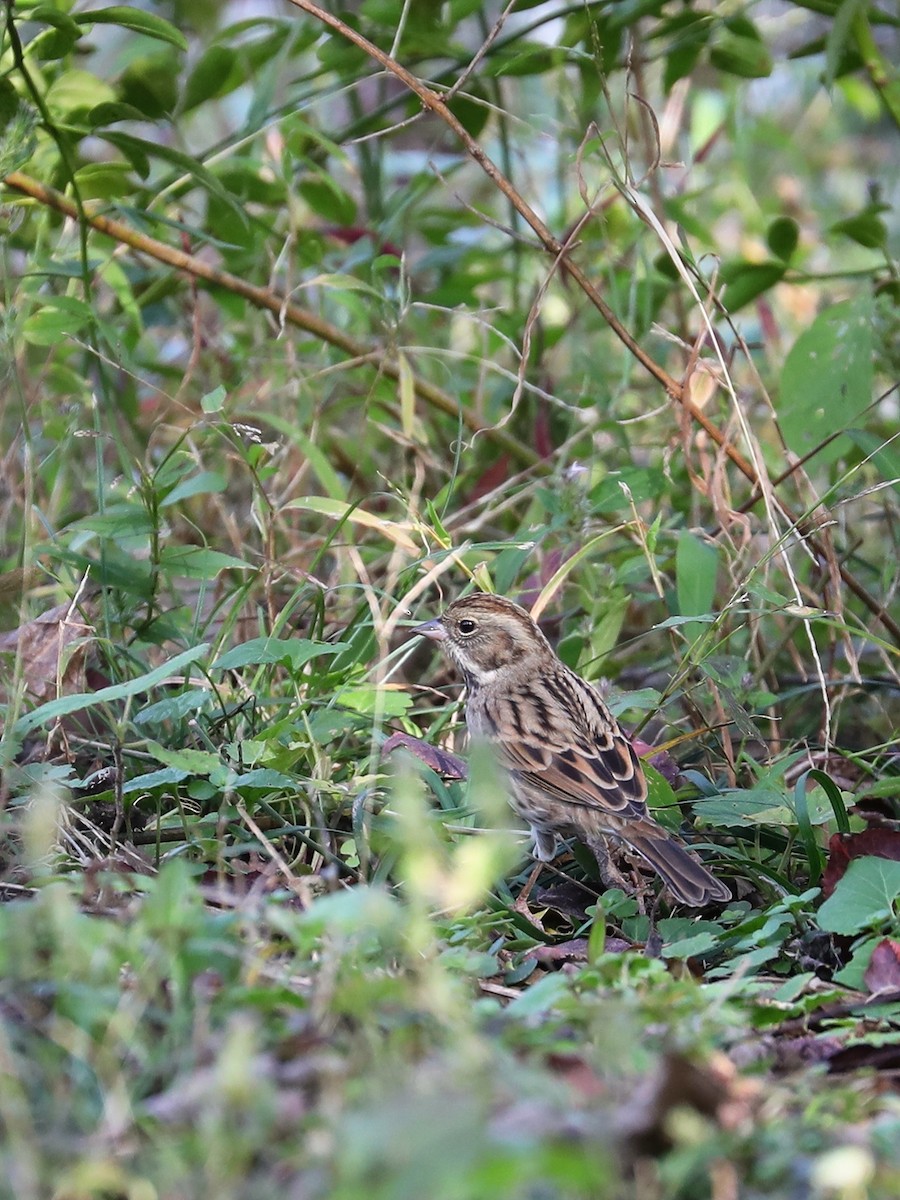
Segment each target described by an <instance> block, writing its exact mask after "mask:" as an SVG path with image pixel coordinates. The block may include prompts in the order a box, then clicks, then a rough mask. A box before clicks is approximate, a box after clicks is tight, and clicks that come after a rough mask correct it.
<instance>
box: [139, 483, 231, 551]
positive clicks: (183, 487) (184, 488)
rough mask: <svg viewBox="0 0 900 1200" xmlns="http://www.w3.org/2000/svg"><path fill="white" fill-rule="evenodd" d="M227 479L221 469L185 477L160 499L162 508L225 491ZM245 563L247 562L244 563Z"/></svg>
mask: <svg viewBox="0 0 900 1200" xmlns="http://www.w3.org/2000/svg"><path fill="white" fill-rule="evenodd" d="M226 483H227V480H226V479H225V476H224V475H223V474H222V473H221V471H198V472H197V474H196V475H191V476H190V477H189V478H188V479H183V480H182V481H181V483H179V484H178V485H177V486H176V487H173V488H172V490H171V492H169V494H168V495H167V496H166V497H165V498H164V499H163V500H161V501H160V505H159V507H160V508H168V507H170V506H171V505H173V504H178V503H179V502H180V501H181V500H187V499H188V497H189V496H200V495H204V496H205V495H208V494H209V493H210V492H224V491H225V486H226ZM242 565H245V564H242Z"/></svg>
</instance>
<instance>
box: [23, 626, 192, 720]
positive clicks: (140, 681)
mask: <svg viewBox="0 0 900 1200" xmlns="http://www.w3.org/2000/svg"><path fill="white" fill-rule="evenodd" d="M208 649H209V645H208V643H206V642H202V643H201V644H200V645H199V646H193V647H192V648H191V649H190V650H185V651H184V652H183V653H181V654H176V656H175V657H174V658H171V659H169V661H168V662H165V663H163V664H162V665H161V666H159V667H154V669H153V670H152V671H148V672H147V673H146V674H145V675H139V676H138V677H137V679H129V680H126V682H125V683H115V684H111V685H110V686H109V687H104V688H98V689H97V691H95V692H81V693H77V694H75V695H72V696H60V697H59V699H57V700H51V701H49V703H47V704H42V705H41V706H40V708H36V709H34V711H33V712H30V713H26V714H25V716H24V717H20V718H19V720H18V721H17V722H16V725H15V729H16V733H17V734H19V735H22V734H27V733H30V732H31V730H32V729H37V727H38V726H39V725H45V724H46V723H47V722H48V721H55V720H56V719H57V717H64V716H66V715H67V714H68V713H73V712H82V711H83V710H84V709H86V708H94V707H95V706H96V705H98V704H108V703H112V702H113V701H116V700H125V699H127V698H128V697H129V696H139V695H140V694H141V693H142V692H148V691H150V689H151V688H154V687H156V686H157V685H158V684H161V683H165V682H166V681H167V680H168V679H170V678H171V677H172V676H179V675H181V674H182V673H183V672H184V671H185V669H186V668H187V667H190V666H191V665H192V664H193V663H195V662H197V661H198V660H199V659H201V658H203V657H204V656H205V654H206V652H207V650H208Z"/></svg>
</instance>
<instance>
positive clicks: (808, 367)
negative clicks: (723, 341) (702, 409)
mask: <svg viewBox="0 0 900 1200" xmlns="http://www.w3.org/2000/svg"><path fill="white" fill-rule="evenodd" d="M871 399H872V302H871V299H870V298H869V297H868V296H861V297H858V298H857V299H855V300H845V301H843V302H842V303H840V304H835V305H833V306H832V307H831V308H828V309H826V310H825V311H824V312H823V313H821V314H820V315H819V316H818V317H817V318H816V320H815V321H814V322H813V324H812V326H811V327H810V328H809V329H807V330H806V332H805V333H802V334H801V335H800V337H798V338H797V341H796V342H795V343H794V345H793V346H792V347H791V350H790V353H789V354H788V356H787V359H786V360H785V363H784V367H783V368H782V372H781V389H780V394H779V397H778V404H777V410H778V421H779V424H780V426H781V431H782V433H783V434H784V438H785V441H786V442H787V444H788V446H789V447H790V448H791V450H793V451H794V452H795V453H796V454H799V455H805V454H808V453H809V452H810V451H811V450H813V449H814V448H815V447H816V446H818V445H820V444H821V443H822V442H823V441H825V439H826V438H829V437H831V435H832V434H834V433H838V432H840V431H841V430H844V429H847V428H848V427H849V426H851V425H852V424H853V423H854V421H855V420H856V419H857V417H858V416H859V415H860V413H861V412H862V411H863V409H865V408H866V407H867V405H868V404H869V403H870V402H871ZM847 446H848V439H847V438H846V437H843V436H842V437H838V438H835V440H834V441H832V442H830V443H829V444H828V445H827V446H825V447H823V448H822V449H821V450H819V451H818V453H817V454H816V461H817V462H819V463H828V462H833V461H834V460H835V459H836V458H838V457H839V456H841V455H842V454H844V453H846V450H847Z"/></svg>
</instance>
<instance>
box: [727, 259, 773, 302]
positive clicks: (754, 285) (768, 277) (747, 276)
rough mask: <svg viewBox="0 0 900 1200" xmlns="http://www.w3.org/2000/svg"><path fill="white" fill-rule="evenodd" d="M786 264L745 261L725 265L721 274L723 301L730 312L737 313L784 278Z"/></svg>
mask: <svg viewBox="0 0 900 1200" xmlns="http://www.w3.org/2000/svg"><path fill="white" fill-rule="evenodd" d="M784 272H785V264H784V263H777V262H761V263H751V262H746V261H744V260H739V261H736V262H728V263H725V264H724V265H723V267H722V270H721V271H720V272H719V282H720V284H721V285H723V286H722V299H723V300H724V302H725V307H726V308H727V309H728V311H729V312H732V313H733V312H737V310H738V309H739V308H743V307H744V305H745V304H749V303H750V301H751V300H755V299H756V297H757V296H761V295H762V293H763V292H767V291H768V290H769V288H771V287H774V286H775V284H776V283H779V282H780V281H781V280H782V279H783V278H784Z"/></svg>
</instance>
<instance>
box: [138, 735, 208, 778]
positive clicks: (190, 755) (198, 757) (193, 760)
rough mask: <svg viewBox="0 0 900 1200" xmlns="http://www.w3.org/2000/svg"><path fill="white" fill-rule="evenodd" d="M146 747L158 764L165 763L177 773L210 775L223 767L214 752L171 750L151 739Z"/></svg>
mask: <svg viewBox="0 0 900 1200" xmlns="http://www.w3.org/2000/svg"><path fill="white" fill-rule="evenodd" d="M145 746H146V750H147V753H148V754H150V755H152V756H153V758H155V759H156V760H157V762H161V763H165V765H166V766H167V767H174V768H175V769H176V770H177V771H184V772H185V773H186V774H189V775H209V774H210V772H212V771H216V770H218V769H219V768H220V767H221V766H222V759H221V757H220V756H219V755H218V754H216V753H215V752H214V751H212V750H194V749H191V748H187V749H184V748H182V749H176V750H170V749H169V747H168V746H161V745H160V743H159V742H154V741H151V740H149V739H148V740H147V742H146V743H145Z"/></svg>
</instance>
